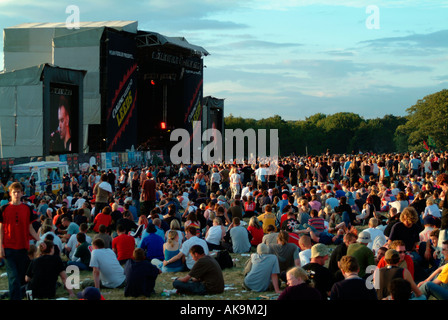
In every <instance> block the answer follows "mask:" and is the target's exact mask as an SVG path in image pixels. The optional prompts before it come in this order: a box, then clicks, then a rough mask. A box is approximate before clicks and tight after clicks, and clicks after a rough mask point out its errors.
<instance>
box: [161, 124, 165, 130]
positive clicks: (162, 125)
mask: <svg viewBox="0 0 448 320" xmlns="http://www.w3.org/2000/svg"><path fill="white" fill-rule="evenodd" d="M160 128H161V129H163V130H165V129H166V122H161V123H160Z"/></svg>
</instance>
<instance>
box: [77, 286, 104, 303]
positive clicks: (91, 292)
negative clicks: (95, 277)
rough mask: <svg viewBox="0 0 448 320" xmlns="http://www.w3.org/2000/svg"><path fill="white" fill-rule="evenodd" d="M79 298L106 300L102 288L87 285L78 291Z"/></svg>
mask: <svg viewBox="0 0 448 320" xmlns="http://www.w3.org/2000/svg"><path fill="white" fill-rule="evenodd" d="M76 296H77V297H78V299H79V300H106V299H104V297H103V295H102V294H101V292H100V290H99V289H97V288H95V287H87V288H85V289H84V290H82V291H80V292H78V294H77V295H76Z"/></svg>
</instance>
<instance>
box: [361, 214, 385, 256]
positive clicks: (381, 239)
mask: <svg viewBox="0 0 448 320" xmlns="http://www.w3.org/2000/svg"><path fill="white" fill-rule="evenodd" d="M378 225H379V220H378V219H377V218H370V219H369V227H368V228H367V229H365V230H364V231H366V232H368V233H369V234H370V239H372V241H370V242H369V243H368V244H367V247H368V248H369V249H371V250H374V251H375V253H376V252H377V251H378V249H379V248H381V247H382V246H384V245H385V244H386V242H387V240H386V237H385V236H384V232H383V231H382V229H379V228H378Z"/></svg>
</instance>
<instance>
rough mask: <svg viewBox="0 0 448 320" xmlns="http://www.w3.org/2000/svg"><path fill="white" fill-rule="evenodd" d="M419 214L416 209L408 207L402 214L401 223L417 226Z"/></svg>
mask: <svg viewBox="0 0 448 320" xmlns="http://www.w3.org/2000/svg"><path fill="white" fill-rule="evenodd" d="M418 219H419V218H418V213H417V211H416V210H415V209H414V207H406V208H404V209H403V211H402V212H401V214H400V221H401V222H408V223H411V224H415V223H417V221H418Z"/></svg>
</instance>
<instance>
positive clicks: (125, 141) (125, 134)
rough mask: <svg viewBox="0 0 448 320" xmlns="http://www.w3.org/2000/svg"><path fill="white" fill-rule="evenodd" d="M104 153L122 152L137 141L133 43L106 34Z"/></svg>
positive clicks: (116, 35) (114, 33) (131, 40)
mask: <svg viewBox="0 0 448 320" xmlns="http://www.w3.org/2000/svg"><path fill="white" fill-rule="evenodd" d="M106 38H107V40H108V41H107V42H105V47H106V48H107V49H106V52H105V56H106V64H105V65H106V70H107V75H106V83H107V86H106V90H107V104H106V106H107V107H106V110H107V111H106V123H107V151H108V152H111V151H115V152H118V151H125V150H126V149H130V148H131V147H132V145H134V144H136V141H137V107H136V106H137V61H136V45H135V40H133V39H132V38H130V37H127V36H125V35H124V34H122V33H117V32H113V31H110V30H109V31H108V32H107V37H106Z"/></svg>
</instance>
